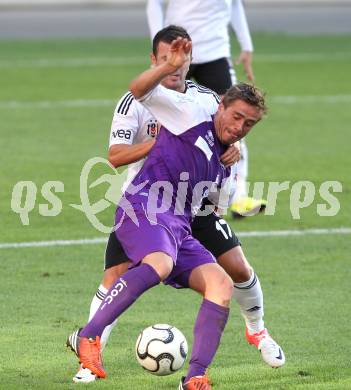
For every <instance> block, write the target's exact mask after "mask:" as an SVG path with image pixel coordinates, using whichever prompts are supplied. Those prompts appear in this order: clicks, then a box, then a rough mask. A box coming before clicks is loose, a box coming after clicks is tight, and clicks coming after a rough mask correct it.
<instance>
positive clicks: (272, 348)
mask: <svg viewBox="0 0 351 390" xmlns="http://www.w3.org/2000/svg"><path fill="white" fill-rule="evenodd" d="M261 343H264V344H263V345H262V346H261V349H262V348H263V347H264V349H265V351H267V352H268V353H275V352H276V351H277V348H278V346H277V343H276V342H275V341H274V340H273V339H272V337H271V336H270V335H269V334H267V335H264V336H263V337H262V341H261Z"/></svg>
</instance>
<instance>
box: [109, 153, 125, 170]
mask: <svg viewBox="0 0 351 390" xmlns="http://www.w3.org/2000/svg"><path fill="white" fill-rule="evenodd" d="M107 159H108V162H109V163H110V164H111V165H112V166H113V167H115V168H118V167H120V166H122V165H123V164H122V162H121V159H120V158H119V154H118V153H115V152H114V153H110V152H109V154H108V158H107Z"/></svg>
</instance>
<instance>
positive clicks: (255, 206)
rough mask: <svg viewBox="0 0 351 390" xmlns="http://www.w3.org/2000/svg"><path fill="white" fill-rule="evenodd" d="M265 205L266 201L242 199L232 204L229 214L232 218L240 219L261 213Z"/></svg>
mask: <svg viewBox="0 0 351 390" xmlns="http://www.w3.org/2000/svg"><path fill="white" fill-rule="evenodd" d="M266 205H267V201H266V200H264V199H254V198H249V197H243V198H239V199H237V200H236V201H235V202H234V203H232V205H231V206H230V212H231V214H232V217H233V218H242V217H247V216H250V215H255V214H257V213H259V212H261V211H263V210H264V209H265V208H266Z"/></svg>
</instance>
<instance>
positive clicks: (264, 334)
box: [246, 328, 285, 368]
mask: <svg viewBox="0 0 351 390" xmlns="http://www.w3.org/2000/svg"><path fill="white" fill-rule="evenodd" d="M246 340H247V341H248V342H249V343H250V344H252V345H255V346H256V348H257V349H258V350H259V351H260V352H261V356H262V359H263V360H264V361H265V362H266V363H267V364H268V365H269V366H271V367H273V368H278V367H281V366H283V365H284V364H285V355H284V352H283V350H282V349H281V348H280V346H279V345H278V344H277V343H276V342H275V341H274V340H273V339H272V337H271V336H270V334H269V333H268V330H267V329H263V330H262V331H261V332H259V333H254V334H250V333H249V331H248V329H247V328H246Z"/></svg>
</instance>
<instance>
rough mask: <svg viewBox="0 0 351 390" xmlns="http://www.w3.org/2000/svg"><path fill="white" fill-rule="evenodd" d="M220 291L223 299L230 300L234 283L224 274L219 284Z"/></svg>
mask: <svg viewBox="0 0 351 390" xmlns="http://www.w3.org/2000/svg"><path fill="white" fill-rule="evenodd" d="M220 292H221V295H222V299H223V300H224V301H230V300H231V298H232V295H233V292H234V283H233V280H232V278H231V277H230V276H229V275H227V274H225V275H224V276H223V279H222V281H221V284H220Z"/></svg>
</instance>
